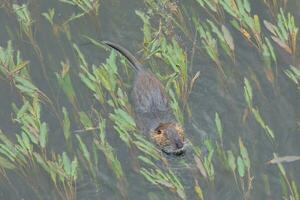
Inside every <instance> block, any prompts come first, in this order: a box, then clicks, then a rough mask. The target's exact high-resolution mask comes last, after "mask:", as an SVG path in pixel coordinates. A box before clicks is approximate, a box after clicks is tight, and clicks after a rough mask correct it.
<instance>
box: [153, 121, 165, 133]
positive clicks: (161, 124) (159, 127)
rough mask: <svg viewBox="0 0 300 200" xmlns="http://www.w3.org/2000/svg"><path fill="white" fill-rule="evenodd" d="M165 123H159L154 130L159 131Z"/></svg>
mask: <svg viewBox="0 0 300 200" xmlns="http://www.w3.org/2000/svg"><path fill="white" fill-rule="evenodd" d="M164 125H165V124H164V123H159V125H158V126H157V127H156V129H155V131H159V130H160V129H162V128H163V126H164Z"/></svg>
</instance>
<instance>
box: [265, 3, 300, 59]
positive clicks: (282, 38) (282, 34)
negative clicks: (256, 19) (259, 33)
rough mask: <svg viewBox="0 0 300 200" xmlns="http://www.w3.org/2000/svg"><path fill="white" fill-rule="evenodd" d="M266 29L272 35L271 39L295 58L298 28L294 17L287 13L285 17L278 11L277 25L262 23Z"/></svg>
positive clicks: (281, 11)
mask: <svg viewBox="0 0 300 200" xmlns="http://www.w3.org/2000/svg"><path fill="white" fill-rule="evenodd" d="M264 24H265V26H266V28H267V29H268V30H269V31H270V32H271V33H272V36H271V38H272V39H273V41H274V42H275V43H276V44H277V45H279V46H280V47H281V48H282V49H283V50H284V51H286V52H287V53H289V54H291V55H293V56H295V53H296V45H297V35H298V30H299V29H298V27H297V26H296V24H295V20H294V17H293V16H292V15H291V14H290V13H288V14H287V16H286V15H285V13H284V12H283V10H282V9H280V13H279V14H278V15H277V24H276V25H273V24H272V23H270V22H268V21H264Z"/></svg>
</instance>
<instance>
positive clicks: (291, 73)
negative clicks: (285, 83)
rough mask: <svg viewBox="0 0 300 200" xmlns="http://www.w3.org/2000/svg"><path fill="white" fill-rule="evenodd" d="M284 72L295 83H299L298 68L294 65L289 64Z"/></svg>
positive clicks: (299, 74) (299, 71)
mask: <svg viewBox="0 0 300 200" xmlns="http://www.w3.org/2000/svg"><path fill="white" fill-rule="evenodd" d="M284 73H285V74H286V75H287V76H288V77H289V78H290V79H291V80H292V81H293V82H294V83H295V84H296V85H298V86H299V85H300V70H299V69H298V68H296V67H294V66H290V67H289V69H286V70H285V71H284Z"/></svg>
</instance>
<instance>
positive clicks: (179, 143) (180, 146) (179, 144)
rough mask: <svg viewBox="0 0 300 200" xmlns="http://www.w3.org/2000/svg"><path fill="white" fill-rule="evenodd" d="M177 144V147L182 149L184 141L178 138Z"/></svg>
mask: <svg viewBox="0 0 300 200" xmlns="http://www.w3.org/2000/svg"><path fill="white" fill-rule="evenodd" d="M175 145H176V148H177V149H181V148H182V147H183V142H182V141H181V140H180V139H176V140H175Z"/></svg>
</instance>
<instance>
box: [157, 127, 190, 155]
mask: <svg viewBox="0 0 300 200" xmlns="http://www.w3.org/2000/svg"><path fill="white" fill-rule="evenodd" d="M151 138H152V140H153V141H154V143H155V144H156V145H157V146H158V147H159V148H160V149H161V150H162V151H163V152H164V153H166V154H174V155H181V154H183V153H184V152H185V140H184V131H183V128H182V126H181V125H180V124H178V123H161V124H159V126H158V127H157V128H156V129H155V130H154V131H153V132H152V134H151Z"/></svg>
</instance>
